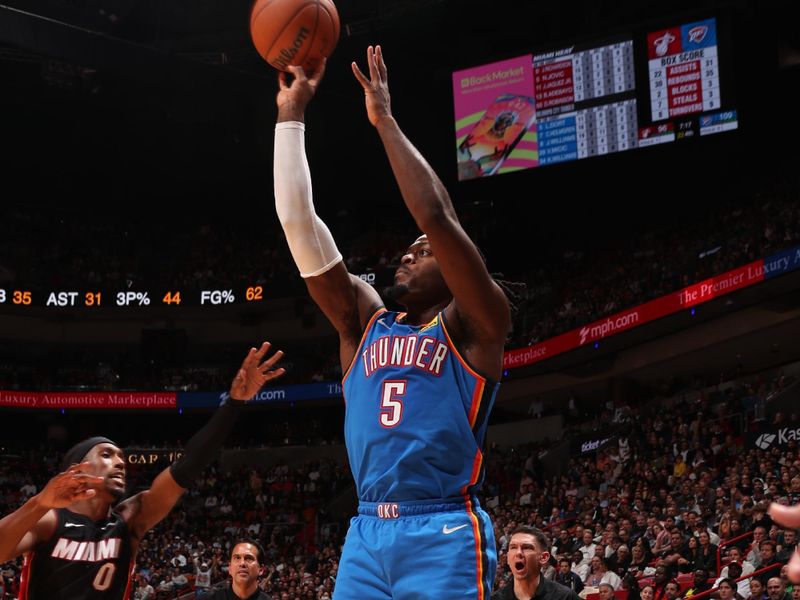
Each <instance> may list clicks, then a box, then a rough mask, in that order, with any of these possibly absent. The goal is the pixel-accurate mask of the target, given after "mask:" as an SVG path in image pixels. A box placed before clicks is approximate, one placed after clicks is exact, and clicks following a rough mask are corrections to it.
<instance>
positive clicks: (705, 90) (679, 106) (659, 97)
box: [647, 19, 721, 122]
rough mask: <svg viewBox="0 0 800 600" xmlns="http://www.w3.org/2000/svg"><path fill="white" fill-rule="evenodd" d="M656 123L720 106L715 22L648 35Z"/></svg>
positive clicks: (693, 24) (683, 26) (691, 24)
mask: <svg viewBox="0 0 800 600" xmlns="http://www.w3.org/2000/svg"><path fill="white" fill-rule="evenodd" d="M647 56H648V66H649V78H650V108H651V112H652V118H653V122H658V121H664V120H666V119H671V118H674V117H682V116H685V115H691V114H696V113H700V112H707V111H713V110H717V109H719V108H720V107H721V98H720V92H719V60H718V52H717V28H716V20H715V19H707V20H705V21H697V22H695V23H689V24H687V25H682V26H680V27H672V28H670V29H663V30H661V31H654V32H650V33H649V34H648V35H647Z"/></svg>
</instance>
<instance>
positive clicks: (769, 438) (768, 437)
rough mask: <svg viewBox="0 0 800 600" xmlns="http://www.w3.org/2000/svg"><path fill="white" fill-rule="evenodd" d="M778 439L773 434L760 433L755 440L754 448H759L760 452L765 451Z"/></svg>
mask: <svg viewBox="0 0 800 600" xmlns="http://www.w3.org/2000/svg"><path fill="white" fill-rule="evenodd" d="M776 437H778V436H776V435H775V434H774V433H762V434H761V435H760V436H758V438H757V439H756V446H758V447H759V448H761V449H762V450H766V449H767V448H769V447H770V446H771V445H772V442H774V441H775V438H776Z"/></svg>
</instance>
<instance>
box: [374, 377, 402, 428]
mask: <svg viewBox="0 0 800 600" xmlns="http://www.w3.org/2000/svg"><path fill="white" fill-rule="evenodd" d="M407 383H408V382H407V381H405V380H395V381H391V380H390V381H384V382H383V391H382V392H381V411H380V412H381V415H380V418H379V419H378V420H379V421H380V422H381V425H382V426H383V427H394V426H395V425H397V424H398V423H399V422H400V419H402V418H403V401H402V400H401V399H400V397H401V396H405V394H406V384H407Z"/></svg>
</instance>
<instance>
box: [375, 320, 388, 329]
mask: <svg viewBox="0 0 800 600" xmlns="http://www.w3.org/2000/svg"><path fill="white" fill-rule="evenodd" d="M378 324H380V325H383V326H384V327H386V329H391V326H390V325H387V324H386V323H384V322H383V319H378Z"/></svg>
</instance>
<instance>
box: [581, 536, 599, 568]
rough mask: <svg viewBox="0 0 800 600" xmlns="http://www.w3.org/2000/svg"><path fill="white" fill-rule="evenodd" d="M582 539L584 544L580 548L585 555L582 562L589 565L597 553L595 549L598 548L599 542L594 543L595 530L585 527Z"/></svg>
mask: <svg viewBox="0 0 800 600" xmlns="http://www.w3.org/2000/svg"><path fill="white" fill-rule="evenodd" d="M581 541H582V542H583V545H582V546H581V547H580V548H578V550H580V552H581V554H582V555H583V560H582V561H581V563H582V564H584V565H588V564H589V563H590V562H591V560H592V557H593V556H594V555H595V550H596V549H597V544H595V543H594V532H593V531H592V530H591V529H584V530H583V538H582V540H581Z"/></svg>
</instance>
